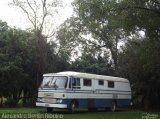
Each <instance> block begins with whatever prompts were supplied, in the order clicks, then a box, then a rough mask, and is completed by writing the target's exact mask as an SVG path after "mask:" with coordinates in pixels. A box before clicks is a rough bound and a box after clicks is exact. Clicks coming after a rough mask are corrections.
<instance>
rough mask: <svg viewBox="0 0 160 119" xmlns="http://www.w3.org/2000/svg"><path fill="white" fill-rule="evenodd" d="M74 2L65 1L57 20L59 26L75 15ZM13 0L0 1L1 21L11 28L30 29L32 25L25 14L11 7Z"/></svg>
mask: <svg viewBox="0 0 160 119" xmlns="http://www.w3.org/2000/svg"><path fill="white" fill-rule="evenodd" d="M72 1H73V0H63V5H64V6H65V7H64V8H62V9H61V10H60V11H59V12H60V13H59V17H57V18H56V23H57V25H59V24H61V23H63V22H64V20H65V19H66V18H68V17H70V16H71V15H72V13H73V9H72V7H71V2H72ZM11 2H12V0H0V20H2V21H6V22H7V23H8V25H9V26H10V27H14V26H15V27H17V28H21V29H26V28H30V27H31V24H30V22H29V21H28V19H27V17H26V15H25V14H23V12H22V11H21V10H20V9H18V8H16V7H13V6H11V5H8V4H9V3H11Z"/></svg>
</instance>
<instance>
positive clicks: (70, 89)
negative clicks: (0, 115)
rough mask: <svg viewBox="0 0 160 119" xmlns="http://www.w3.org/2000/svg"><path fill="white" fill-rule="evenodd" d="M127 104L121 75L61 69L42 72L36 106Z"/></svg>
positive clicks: (128, 96)
mask: <svg viewBox="0 0 160 119" xmlns="http://www.w3.org/2000/svg"><path fill="white" fill-rule="evenodd" d="M130 103H131V88H130V83H129V81H128V80H127V79H125V78H120V77H112V76H104V75H96V74H89V73H81V72H72V71H65V72H59V73H48V74H44V75H43V81H42V84H41V86H40V87H39V89H38V98H37V102H36V106H40V107H46V108H47V111H48V112H51V111H52V109H53V108H66V109H68V110H69V111H70V112H74V110H75V109H76V108H88V109H89V110H93V109H97V108H105V109H108V108H110V109H111V110H112V111H115V110H116V107H118V106H121V107H122V106H129V105H130Z"/></svg>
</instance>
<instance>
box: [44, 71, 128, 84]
mask: <svg viewBox="0 0 160 119" xmlns="http://www.w3.org/2000/svg"><path fill="white" fill-rule="evenodd" d="M55 75H56V76H59V75H60V76H75V77H81V78H89V79H102V80H109V81H120V82H129V81H128V80H127V79H125V78H120V77H113V76H105V75H97V74H90V73H81V72H73V71H64V72H58V73H48V74H43V76H55Z"/></svg>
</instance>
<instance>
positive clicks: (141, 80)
mask: <svg viewBox="0 0 160 119" xmlns="http://www.w3.org/2000/svg"><path fill="white" fill-rule="evenodd" d="M159 44H160V42H159V41H154V42H153V41H152V40H149V39H143V40H142V39H141V40H140V39H132V40H130V41H128V43H127V44H126V46H125V47H124V48H123V52H121V53H120V55H119V67H120V68H119V71H120V74H121V76H123V77H126V78H128V79H130V81H131V84H132V90H133V99H134V101H135V102H136V103H140V105H142V106H144V107H145V109H149V108H159V99H160V93H159V91H160V88H159V85H160V80H159V79H160V75H159V73H158V72H159V71H160V69H159V66H160V63H159V60H160V55H159V52H157V51H159V50H160V47H159ZM153 92H154V93H153Z"/></svg>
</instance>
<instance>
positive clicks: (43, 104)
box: [36, 102, 67, 108]
mask: <svg viewBox="0 0 160 119" xmlns="http://www.w3.org/2000/svg"><path fill="white" fill-rule="evenodd" d="M36 106H39V107H55V108H67V104H48V103H43V102H36Z"/></svg>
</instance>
